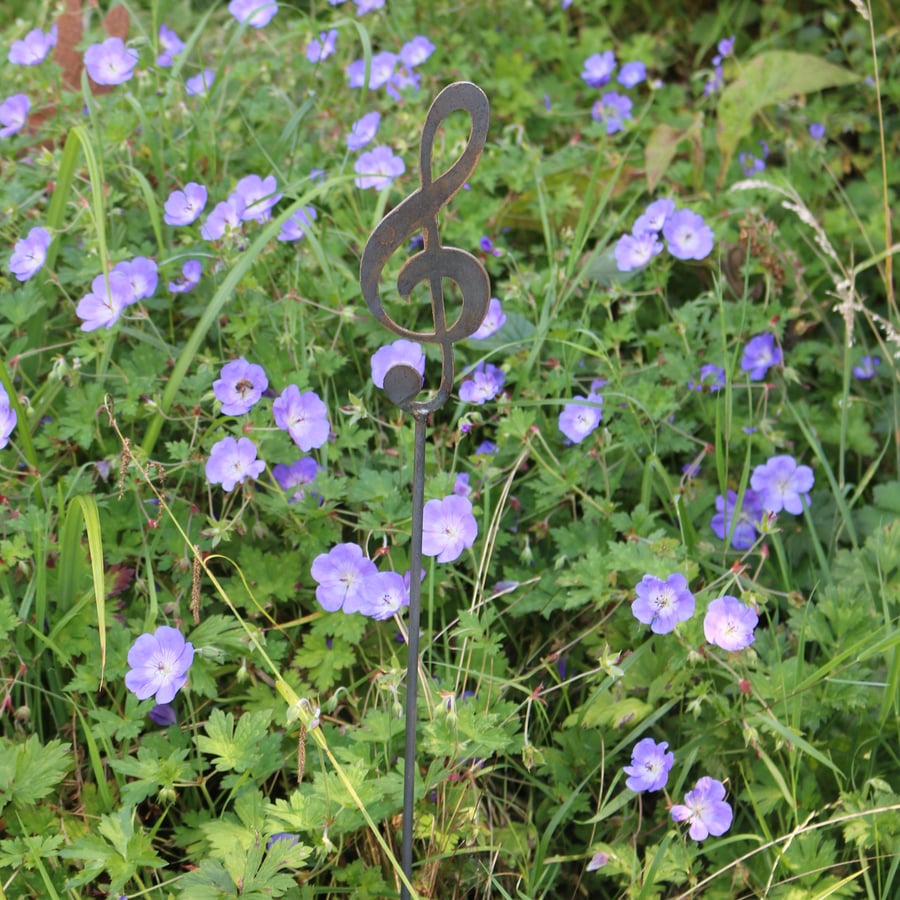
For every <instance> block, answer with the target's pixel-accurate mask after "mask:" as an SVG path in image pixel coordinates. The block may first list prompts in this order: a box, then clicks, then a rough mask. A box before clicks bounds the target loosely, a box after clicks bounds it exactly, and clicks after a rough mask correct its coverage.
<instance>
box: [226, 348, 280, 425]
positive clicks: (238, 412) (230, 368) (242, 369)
mask: <svg viewBox="0 0 900 900" xmlns="http://www.w3.org/2000/svg"><path fill="white" fill-rule="evenodd" d="M268 386H269V379H268V378H266V373H265V372H264V371H263V367H262V366H258V365H256V364H255V363H248V362H247V360H246V359H244V357H243V356H241V357H239V358H238V359H233V360H232V361H231V362H229V363H225V365H224V366H222V371H221V372H220V373H219V378H218V379H217V380H216V381H214V382H213V394H215V397H216V400H219V401H220V402H221V404H222V412H223V413H224V414H225V415H226V416H242V415H244V413H248V412H250V410H251V409H252V408H253V406H254V404H255V403H256V402H257V401H258V400H259V398H260V397H262V395H263V391H264V390H265V389H266V388H267V387H268Z"/></svg>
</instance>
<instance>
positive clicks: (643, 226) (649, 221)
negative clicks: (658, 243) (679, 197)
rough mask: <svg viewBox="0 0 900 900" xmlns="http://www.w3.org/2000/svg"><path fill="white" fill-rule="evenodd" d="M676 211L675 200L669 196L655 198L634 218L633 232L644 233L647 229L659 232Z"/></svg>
mask: <svg viewBox="0 0 900 900" xmlns="http://www.w3.org/2000/svg"><path fill="white" fill-rule="evenodd" d="M674 212H675V201H674V200H671V199H669V198H668V197H662V198H661V199H659V200H654V201H653V202H652V203H650V204H649V205H648V206H647V208H646V209H645V210H644V211H643V212H642V213H641V214H640V215H639V216H638V217H637V218H636V219H635V220H634V227H633V228H632V229H631V233H632V234H643V233H644V232H645V231H655V232H656V233H657V234H658V233H659V232H660V231H662V230H663V227H664V226H665V224H666V222H668V221H669V218H670V217H671V216H672V214H673V213H674Z"/></svg>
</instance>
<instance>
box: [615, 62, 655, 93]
mask: <svg viewBox="0 0 900 900" xmlns="http://www.w3.org/2000/svg"><path fill="white" fill-rule="evenodd" d="M646 77H647V67H646V66H645V65H644V64H643V63H642V62H638V61H635V62H627V63H624V64H623V65H622V68H621V69H619V74H618V75H617V76H616V81H618V82H619V84H621V85H622V87H627V88H633V87H634V86H635V85H638V84H640V83H641V82H642V81H643V80H644V79H645V78H646Z"/></svg>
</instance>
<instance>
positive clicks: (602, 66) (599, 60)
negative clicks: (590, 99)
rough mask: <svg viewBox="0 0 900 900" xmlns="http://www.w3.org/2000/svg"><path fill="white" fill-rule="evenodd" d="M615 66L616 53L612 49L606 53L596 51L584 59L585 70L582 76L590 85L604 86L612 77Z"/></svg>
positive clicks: (595, 86) (594, 86)
mask: <svg viewBox="0 0 900 900" xmlns="http://www.w3.org/2000/svg"><path fill="white" fill-rule="evenodd" d="M615 68H616V55H615V53H613V52H612V50H606V51H605V52H604V53H594V54H592V55H591V56H589V57H588V58H587V59H586V60H585V61H584V70H583V71H582V73H581V77H582V78H583V79H584V81H585V83H586V84H587V86H588V87H592V88H598V87H603V85H604V84H606V83H607V82H608V81H609V80H610V78H612V73H613V72H614V71H615Z"/></svg>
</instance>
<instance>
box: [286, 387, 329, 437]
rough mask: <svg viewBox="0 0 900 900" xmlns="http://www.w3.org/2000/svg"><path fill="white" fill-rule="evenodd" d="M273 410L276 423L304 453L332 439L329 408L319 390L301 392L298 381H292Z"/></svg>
mask: <svg viewBox="0 0 900 900" xmlns="http://www.w3.org/2000/svg"><path fill="white" fill-rule="evenodd" d="M272 413H273V415H274V416H275V424H276V425H277V426H278V427H279V428H281V429H282V430H283V431H286V432H287V433H288V434H289V435H290V436H291V439H292V440H293V441H294V443H295V444H296V445H297V446H298V447H299V448H300V449H301V450H302V451H303V452H304V453H306V452H307V451H308V450H312V449H313V448H316V447H321V446H322V445H323V444H324V443H325V442H326V441H327V440H328V434H329V432H330V428H329V425H328V408H327V407H326V406H325V404H324V403H323V402H322V401H321V400H320V399H319V395H318V394H316V393H315V391H307V392H306V393H304V394H301V393H300V388H298V387H297V385H296V384H289V385H288V386H287V387H286V388H285V389H284V390H283V391H282V393H281V396H280V397H278V398H277V399H276V400H275V402H274V403H273V404H272Z"/></svg>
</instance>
